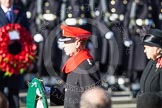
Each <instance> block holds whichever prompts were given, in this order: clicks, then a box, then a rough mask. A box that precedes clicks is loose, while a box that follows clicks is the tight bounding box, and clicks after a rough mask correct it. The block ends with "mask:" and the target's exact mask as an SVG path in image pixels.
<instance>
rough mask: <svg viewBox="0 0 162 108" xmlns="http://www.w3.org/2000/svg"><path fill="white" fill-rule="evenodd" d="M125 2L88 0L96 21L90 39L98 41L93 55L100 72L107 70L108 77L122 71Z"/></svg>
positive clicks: (119, 74) (121, 0)
mask: <svg viewBox="0 0 162 108" xmlns="http://www.w3.org/2000/svg"><path fill="white" fill-rule="evenodd" d="M127 3H128V1H127V0H101V1H97V0H90V6H91V10H92V12H91V14H92V17H93V19H94V20H95V21H96V22H97V23H96V24H97V26H96V27H93V28H92V33H93V34H94V35H95V36H93V37H92V39H93V40H95V39H96V40H97V42H98V44H97V45H98V49H96V50H97V51H96V53H95V55H97V56H98V57H97V60H99V67H100V70H101V72H103V73H105V72H107V73H108V74H109V75H108V77H111V76H112V77H114V75H117V76H121V74H122V73H123V71H124V68H123V67H124V65H123V64H124V62H125V61H126V60H125V58H124V56H123V53H124V39H123V31H124V30H123V20H124V15H125V12H126V7H127ZM127 41H129V38H127ZM121 67H122V68H121ZM114 72H115V73H114ZM108 82H109V81H108ZM109 83H111V82H109ZM112 83H115V82H112Z"/></svg>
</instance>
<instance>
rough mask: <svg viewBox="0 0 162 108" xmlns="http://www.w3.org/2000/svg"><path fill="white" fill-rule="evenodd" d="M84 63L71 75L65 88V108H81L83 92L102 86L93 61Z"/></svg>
mask: <svg viewBox="0 0 162 108" xmlns="http://www.w3.org/2000/svg"><path fill="white" fill-rule="evenodd" d="M90 62H91V63H89V62H88V61H87V60H85V61H83V62H82V63H81V64H80V65H79V66H78V67H77V68H76V69H75V70H74V71H73V72H71V73H69V74H68V76H67V80H66V86H65V99H64V108H79V102H80V97H81V94H82V92H83V91H85V90H87V89H90V88H92V87H94V86H99V85H100V75H99V72H98V70H97V67H96V65H95V63H94V61H93V60H91V61H90Z"/></svg>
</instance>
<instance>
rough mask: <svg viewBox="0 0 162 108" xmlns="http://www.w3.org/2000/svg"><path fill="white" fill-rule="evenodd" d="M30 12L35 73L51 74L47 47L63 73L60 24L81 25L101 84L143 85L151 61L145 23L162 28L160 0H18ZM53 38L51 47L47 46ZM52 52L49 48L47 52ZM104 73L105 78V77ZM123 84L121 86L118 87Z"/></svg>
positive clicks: (58, 68) (56, 70) (55, 64)
mask: <svg viewBox="0 0 162 108" xmlns="http://www.w3.org/2000/svg"><path fill="white" fill-rule="evenodd" d="M14 3H15V5H17V6H19V7H20V8H21V9H23V10H25V11H26V15H27V18H28V20H29V24H30V25H29V26H30V32H31V34H32V36H33V39H34V40H35V43H36V44H37V46H38V49H37V60H36V62H35V64H34V67H35V68H34V69H33V73H34V74H38V73H39V75H41V76H50V75H52V74H51V73H52V72H49V71H47V69H46V68H45V66H46V65H48V64H46V63H45V62H46V61H45V59H44V57H46V53H47V52H46V53H45V51H44V50H46V49H47V48H51V49H52V52H51V55H52V57H51V58H52V65H53V68H54V70H55V72H56V73H57V74H58V75H59V76H61V77H62V78H66V75H63V74H62V73H61V68H62V65H63V64H64V62H65V61H66V60H67V58H68V57H67V56H66V55H65V54H64V53H63V52H62V49H61V47H60V45H59V44H58V42H57V39H58V38H59V37H60V36H61V30H60V28H59V27H60V24H62V23H64V24H66V25H70V26H78V27H81V28H84V29H86V30H89V31H91V32H92V34H93V35H92V36H91V38H90V40H89V41H88V44H87V47H88V48H89V50H90V52H91V54H92V56H93V57H94V59H95V60H96V61H97V65H98V68H99V70H100V72H101V74H102V75H103V79H105V80H104V82H103V86H104V87H106V88H108V87H110V86H112V85H113V86H114V85H115V87H112V89H114V90H124V89H125V88H122V86H118V85H120V84H123V83H124V82H129V84H130V86H129V87H130V89H131V90H133V91H137V90H139V79H140V77H141V74H142V71H143V69H144V67H145V65H146V63H147V59H146V56H145V54H144V52H143V51H144V48H143V45H142V44H141V39H142V37H141V36H140V29H141V28H142V27H143V26H148V27H150V28H159V29H162V1H161V0H156V1H155V0H14ZM48 37H53V41H52V43H53V44H52V46H47V45H45V44H46V43H47V42H46V41H47V39H48ZM49 53H50V52H49ZM105 76H106V77H105ZM119 87H120V88H119Z"/></svg>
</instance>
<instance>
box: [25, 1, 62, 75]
mask: <svg viewBox="0 0 162 108" xmlns="http://www.w3.org/2000/svg"><path fill="white" fill-rule="evenodd" d="M61 3H62V0H36V1H33V2H32V4H31V5H30V7H29V9H28V12H27V15H28V18H29V19H30V22H31V23H30V30H31V33H32V35H33V37H34V40H35V41H36V42H37V45H38V48H39V49H38V61H37V67H38V68H37V70H38V72H39V73H41V75H48V73H47V71H46V69H45V67H44V60H43V49H44V43H45V40H46V38H47V37H48V36H50V35H53V36H55V41H54V42H53V46H52V47H53V52H52V53H53V54H52V56H53V61H54V62H53V66H54V69H55V71H56V72H58V74H59V71H60V64H61V55H62V54H61V50H60V49H59V48H58V47H57V37H56V35H55V34H56V33H54V32H52V31H53V29H54V28H55V27H56V26H57V25H58V24H60V10H61Z"/></svg>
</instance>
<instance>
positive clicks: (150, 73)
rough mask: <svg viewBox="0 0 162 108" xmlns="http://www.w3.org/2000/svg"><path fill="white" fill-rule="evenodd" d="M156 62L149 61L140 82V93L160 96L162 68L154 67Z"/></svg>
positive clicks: (161, 91)
mask: <svg viewBox="0 0 162 108" xmlns="http://www.w3.org/2000/svg"><path fill="white" fill-rule="evenodd" d="M156 64H157V61H153V60H150V61H149V63H148V64H147V66H146V68H145V70H144V72H143V74H142V77H141V81H140V86H141V90H140V93H147V92H154V93H156V94H158V95H160V96H162V68H157V67H156Z"/></svg>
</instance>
